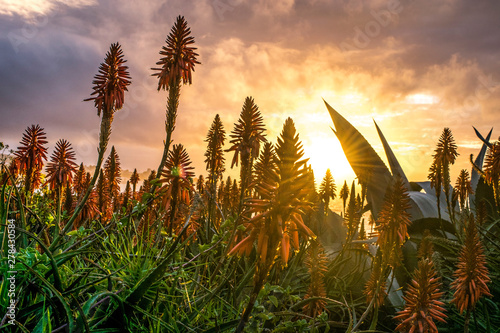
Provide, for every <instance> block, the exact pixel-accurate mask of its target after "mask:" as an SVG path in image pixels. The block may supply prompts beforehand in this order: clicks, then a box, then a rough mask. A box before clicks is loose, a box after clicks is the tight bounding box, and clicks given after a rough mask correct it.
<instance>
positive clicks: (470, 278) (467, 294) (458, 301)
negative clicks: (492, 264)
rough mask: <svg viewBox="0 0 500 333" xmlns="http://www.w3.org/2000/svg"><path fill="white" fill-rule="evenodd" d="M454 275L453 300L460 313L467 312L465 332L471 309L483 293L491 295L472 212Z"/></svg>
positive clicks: (484, 257) (452, 285)
mask: <svg viewBox="0 0 500 333" xmlns="http://www.w3.org/2000/svg"><path fill="white" fill-rule="evenodd" d="M453 275H454V277H455V280H454V281H453V282H452V283H451V288H452V289H453V290H455V292H454V294H453V299H452V300H451V302H452V303H454V304H455V305H456V306H457V308H458V311H460V314H462V313H463V312H464V311H465V312H466V314H465V324H464V332H468V331H469V320H470V312H471V310H472V309H474V307H475V306H476V303H477V302H478V301H479V299H480V298H481V297H482V296H483V295H487V296H491V294H490V290H489V288H488V286H487V285H486V284H487V283H488V282H490V281H491V279H490V277H489V276H488V268H487V267H486V256H485V255H484V249H483V245H482V244H481V240H480V239H479V234H478V232H477V227H476V223H475V221H474V216H473V215H472V214H471V215H470V218H469V222H468V223H467V225H466V230H465V243H464V245H463V246H462V249H461V251H460V256H459V258H458V265H457V270H456V271H455V273H454V274H453Z"/></svg>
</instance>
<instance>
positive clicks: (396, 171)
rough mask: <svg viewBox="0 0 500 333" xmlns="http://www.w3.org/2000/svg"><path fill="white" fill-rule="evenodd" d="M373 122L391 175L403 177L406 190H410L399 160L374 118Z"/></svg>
mask: <svg viewBox="0 0 500 333" xmlns="http://www.w3.org/2000/svg"><path fill="white" fill-rule="evenodd" d="M373 123H374V124H375V127H376V128H377V133H378V136H379V137H380V141H382V145H383V146H384V151H385V156H386V157H387V161H388V162H389V167H390V168H391V172H392V175H393V176H397V175H399V176H400V177H401V178H402V179H403V181H404V183H405V186H406V189H407V190H408V191H410V190H411V187H410V183H409V182H408V178H406V175H405V173H404V171H403V168H402V167H401V164H399V161H398V159H397V158H396V155H394V152H393V151H392V149H391V146H389V143H388V142H387V140H386V139H385V136H384V134H383V133H382V131H381V130H380V128H379V127H378V125H377V123H376V122H375V120H373Z"/></svg>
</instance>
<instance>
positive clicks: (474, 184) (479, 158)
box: [469, 127, 493, 210]
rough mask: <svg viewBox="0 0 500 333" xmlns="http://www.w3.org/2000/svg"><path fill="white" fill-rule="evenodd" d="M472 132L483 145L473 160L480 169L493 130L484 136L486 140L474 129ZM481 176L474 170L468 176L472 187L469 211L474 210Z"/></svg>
mask: <svg viewBox="0 0 500 333" xmlns="http://www.w3.org/2000/svg"><path fill="white" fill-rule="evenodd" d="M473 128H474V131H475V132H476V135H477V137H478V138H479V139H480V140H481V141H482V142H483V145H482V147H481V150H480V151H479V154H477V157H476V159H475V160H474V164H475V165H476V166H477V167H478V168H480V169H482V168H483V162H484V157H485V155H486V150H487V149H488V146H489V145H491V144H490V143H489V142H490V138H491V133H492V132H493V128H492V129H491V130H490V132H489V133H488V135H487V136H486V139H485V138H484V137H483V136H482V135H481V133H479V131H478V130H477V129H476V128H475V127H473ZM480 177H481V176H480V175H479V173H478V172H477V170H476V169H475V168H472V170H471V174H470V185H471V187H472V190H473V191H474V192H473V193H472V194H469V205H470V208H471V210H474V208H475V204H476V200H475V199H476V194H475V192H476V189H477V184H478V183H479V178H480Z"/></svg>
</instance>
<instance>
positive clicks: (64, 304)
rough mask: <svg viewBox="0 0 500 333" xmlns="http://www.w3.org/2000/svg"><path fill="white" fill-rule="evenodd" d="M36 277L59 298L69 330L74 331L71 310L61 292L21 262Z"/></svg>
mask: <svg viewBox="0 0 500 333" xmlns="http://www.w3.org/2000/svg"><path fill="white" fill-rule="evenodd" d="M21 263H22V264H23V265H24V266H25V267H26V268H27V269H28V270H29V271H30V272H31V273H32V274H33V275H34V276H35V277H36V278H38V279H39V280H40V281H41V282H42V284H43V285H44V286H45V287H46V288H47V289H49V290H50V291H51V292H52V293H53V294H54V296H55V297H57V299H58V300H59V302H60V303H61V305H62V306H63V308H64V311H65V313H66V319H67V320H68V326H69V332H70V333H71V332H74V320H73V312H72V311H71V308H70V306H69V304H68V303H67V302H66V300H65V299H64V297H63V296H62V294H61V293H60V292H59V290H57V289H56V288H55V287H54V286H53V285H52V284H51V283H50V282H49V281H47V280H46V279H45V278H44V277H43V276H41V275H40V274H39V273H38V272H36V271H35V270H34V269H33V268H31V267H30V266H29V265H26V264H25V263H24V262H21Z"/></svg>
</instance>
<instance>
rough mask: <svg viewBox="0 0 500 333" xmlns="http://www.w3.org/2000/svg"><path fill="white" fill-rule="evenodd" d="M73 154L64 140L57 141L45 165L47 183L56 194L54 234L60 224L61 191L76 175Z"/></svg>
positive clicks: (56, 232) (57, 231) (69, 145)
mask: <svg viewBox="0 0 500 333" xmlns="http://www.w3.org/2000/svg"><path fill="white" fill-rule="evenodd" d="M76 168H77V164H76V163H75V152H74V151H73V148H71V144H70V143H69V142H68V141H66V140H59V141H57V143H56V148H55V150H54V152H53V153H52V156H51V159H50V162H49V163H48V164H47V178H48V180H47V183H48V184H49V185H50V188H51V189H53V190H55V191H56V194H57V218H56V226H55V231H54V234H55V235H57V234H58V233H59V224H60V222H61V203H62V189H63V187H64V186H67V187H68V188H69V186H70V185H71V184H72V183H73V174H75V173H76Z"/></svg>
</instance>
